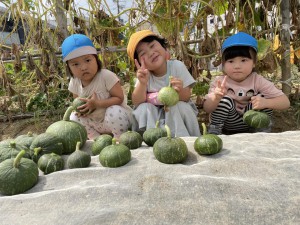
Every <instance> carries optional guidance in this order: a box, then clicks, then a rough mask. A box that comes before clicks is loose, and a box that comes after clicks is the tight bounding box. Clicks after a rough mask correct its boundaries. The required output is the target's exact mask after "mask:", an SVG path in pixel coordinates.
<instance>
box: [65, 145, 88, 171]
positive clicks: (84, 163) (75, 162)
mask: <svg viewBox="0 0 300 225" xmlns="http://www.w3.org/2000/svg"><path fill="white" fill-rule="evenodd" d="M90 163H91V156H90V155H89V154H88V153H86V152H84V151H81V150H80V142H77V145H76V150H75V152H73V153H72V154H71V155H70V156H69V157H68V160H67V166H68V168H69V169H73V168H85V167H88V166H89V165H90Z"/></svg>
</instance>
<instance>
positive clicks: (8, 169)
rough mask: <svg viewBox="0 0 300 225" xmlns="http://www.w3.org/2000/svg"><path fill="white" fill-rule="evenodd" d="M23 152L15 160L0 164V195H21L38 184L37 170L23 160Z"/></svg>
mask: <svg viewBox="0 0 300 225" xmlns="http://www.w3.org/2000/svg"><path fill="white" fill-rule="evenodd" d="M24 154H25V151H24V150H22V151H20V152H19V153H18V155H17V157H16V158H11V159H6V160H5V161H3V162H2V163H0V193H1V194H3V195H16V194H21V193H23V192H25V191H27V190H29V189H30V188H32V187H33V186H34V185H35V184H36V183H37V182H38V176H39V170H38V167H37V165H36V164H35V163H34V162H33V161H32V160H30V159H27V158H23V156H24Z"/></svg>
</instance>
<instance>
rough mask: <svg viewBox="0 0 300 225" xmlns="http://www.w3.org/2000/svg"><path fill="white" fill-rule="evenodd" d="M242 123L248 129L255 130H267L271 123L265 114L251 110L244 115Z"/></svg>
mask: <svg viewBox="0 0 300 225" xmlns="http://www.w3.org/2000/svg"><path fill="white" fill-rule="evenodd" d="M243 121H244V123H245V124H247V125H248V126H249V127H253V128H255V129H261V128H267V127H268V126H269V125H270V122H271V120H270V117H269V115H268V114H267V113H265V112H262V111H257V110H253V109H251V110H248V111H247V112H245V113H244V115H243Z"/></svg>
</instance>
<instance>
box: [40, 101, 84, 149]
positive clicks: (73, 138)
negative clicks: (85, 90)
mask: <svg viewBox="0 0 300 225" xmlns="http://www.w3.org/2000/svg"><path fill="white" fill-rule="evenodd" d="M73 110H74V107H73V106H70V107H69V108H68V109H67V110H66V112H65V114H64V117H63V120H61V121H57V122H55V123H53V124H51V125H50V126H49V127H48V128H47V129H46V133H52V134H56V135H57V136H58V137H60V138H61V139H62V142H63V145H64V151H63V154H64V153H65V154H68V153H72V152H74V151H75V149H76V144H77V142H78V141H79V142H80V143H81V146H80V147H82V146H83V145H84V144H85V142H86V141H87V131H86V129H85V127H84V126H83V125H82V124H80V123H77V122H75V121H72V120H70V115H71V113H72V111H73Z"/></svg>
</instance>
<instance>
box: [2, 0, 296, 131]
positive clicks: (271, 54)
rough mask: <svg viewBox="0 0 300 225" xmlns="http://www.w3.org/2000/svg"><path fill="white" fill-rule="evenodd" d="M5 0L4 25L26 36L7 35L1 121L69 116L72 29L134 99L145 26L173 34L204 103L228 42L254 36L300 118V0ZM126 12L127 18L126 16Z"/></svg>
mask: <svg viewBox="0 0 300 225" xmlns="http://www.w3.org/2000/svg"><path fill="white" fill-rule="evenodd" d="M2 2H3V3H2V4H3V5H4V6H5V9H6V10H5V11H3V13H2V14H0V21H1V23H0V24H2V26H0V29H1V30H2V31H3V30H4V29H5V28H6V24H7V23H8V21H13V26H12V27H10V34H13V33H16V32H18V31H19V30H20V29H21V28H22V29H23V30H24V33H25V37H26V38H25V41H24V44H22V45H17V44H15V43H12V45H10V46H7V45H5V44H3V43H4V41H5V39H3V40H2V39H0V50H1V60H0V80H1V86H0V120H1V123H2V122H9V123H12V122H13V121H15V120H16V119H18V118H31V117H32V118H34V121H35V123H41V124H42V125H41V126H42V127H43V126H44V128H45V125H43V124H45V123H44V121H45V118H52V117H53V116H54V115H56V116H57V117H58V118H57V117H56V120H60V119H61V118H62V116H63V114H64V112H65V110H66V109H67V107H68V106H69V105H70V104H71V102H72V98H71V96H70V94H69V92H68V90H67V85H68V74H67V72H66V69H65V68H64V66H63V63H62V60H61V52H60V48H59V46H60V45H61V43H62V40H63V39H64V38H65V37H67V36H68V35H69V34H72V33H84V34H86V35H88V36H89V37H90V38H91V39H92V40H93V41H94V43H95V46H96V47H97V49H98V50H99V57H100V58H101V60H102V62H103V65H104V67H106V68H108V69H110V70H112V71H113V72H115V73H116V74H117V75H118V76H119V77H120V79H121V81H122V85H123V86H124V89H125V90H126V92H127V95H128V100H129V102H130V93H131V90H132V88H133V84H134V77H135V71H134V65H133V64H132V62H130V60H129V58H128V57H127V54H126V46H127V41H128V38H129V36H130V35H131V33H132V32H134V31H135V30H137V29H144V28H149V29H157V31H158V32H159V33H160V34H161V35H162V36H164V37H166V38H167V40H168V42H169V45H170V53H171V56H172V57H173V58H177V59H179V60H182V61H183V62H184V63H185V64H186V66H187V68H188V69H189V71H190V72H191V74H192V75H193V77H194V78H195V79H196V80H197V84H196V85H195V87H194V88H193V94H194V99H195V101H196V103H197V105H198V107H199V109H201V107H202V105H201V102H202V98H203V96H204V95H205V93H206V92H207V88H208V84H209V82H210V80H211V78H212V77H213V76H214V75H216V74H218V73H219V71H218V70H217V69H216V68H218V66H219V65H220V47H221V43H222V41H223V40H224V39H225V38H226V37H227V36H229V35H230V34H231V33H232V32H235V31H237V30H239V31H246V32H248V33H250V34H252V35H253V36H255V37H256V38H257V39H258V40H259V62H258V71H259V73H260V74H262V75H264V76H265V77H267V78H268V79H270V80H272V81H273V82H275V83H276V84H278V86H279V87H280V88H281V89H282V90H283V91H284V93H285V94H287V95H288V96H289V97H290V99H291V102H292V105H293V111H292V112H293V114H294V118H296V119H297V118H298V116H300V110H299V112H298V108H299V76H300V72H299V66H300V63H299V61H300V35H299V33H300V20H299V18H300V2H299V0H289V1H284V0H263V1H261V0H255V1H249V0H230V1H221V0H198V1H188V0H182V1H179V0H176V1H166V0H155V1H144V0H137V1H134V2H135V4H133V5H132V7H131V8H126V9H125V8H124V7H123V6H122V3H121V1H114V3H115V5H116V6H117V9H118V10H117V11H118V12H117V13H113V12H112V9H111V8H112V7H111V6H110V5H108V2H107V1H106V0H103V1H102V0H100V1H87V2H86V6H85V7H81V6H80V7H79V6H78V5H77V4H76V2H75V1H72V0H69V1H62V0H56V1H52V0H48V1H41V0H24V1H17V2H15V3H11V1H8V0H4V1H2ZM289 15H290V16H289ZM124 16H126V18H127V20H126V21H125V22H124V21H121V20H120V18H123V17H124ZM50 18H52V19H54V20H55V21H56V23H57V26H53V25H51V23H50V22H51V21H50ZM1 30H0V31H1ZM7 38H9V35H8V36H7ZM1 40H2V41H3V43H2V42H1ZM200 117H201V115H200ZM202 119H203V118H202ZM200 122H203V121H200ZM297 122H298V120H297ZM5 132H6V130H5V128H3V129H2V133H5Z"/></svg>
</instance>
